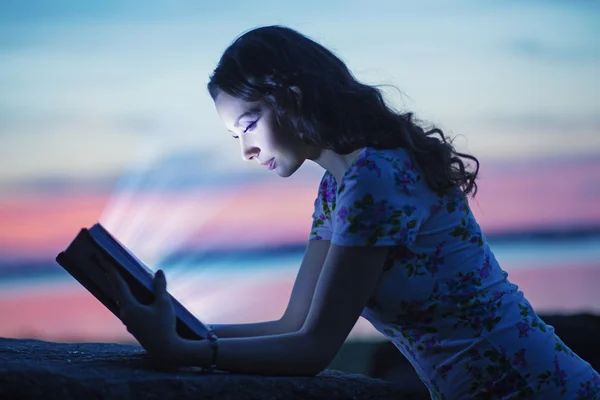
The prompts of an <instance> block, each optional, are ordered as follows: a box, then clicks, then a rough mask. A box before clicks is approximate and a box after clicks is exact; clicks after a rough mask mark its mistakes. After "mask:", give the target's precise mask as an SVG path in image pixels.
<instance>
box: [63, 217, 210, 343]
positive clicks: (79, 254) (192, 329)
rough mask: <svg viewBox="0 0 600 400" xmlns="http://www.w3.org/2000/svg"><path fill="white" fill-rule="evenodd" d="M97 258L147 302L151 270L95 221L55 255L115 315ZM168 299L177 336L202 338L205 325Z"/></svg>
mask: <svg viewBox="0 0 600 400" xmlns="http://www.w3.org/2000/svg"><path fill="white" fill-rule="evenodd" d="M101 259H106V260H108V261H109V262H112V263H113V264H114V265H115V266H116V267H117V269H118V271H119V273H120V274H121V276H123V278H124V279H125V281H126V282H127V284H128V285H129V288H130V290H131V292H132V293H133V295H134V296H135V298H136V299H137V300H138V301H139V302H140V303H142V304H151V303H152V302H153V301H154V293H153V280H154V272H153V271H152V270H151V269H150V268H148V267H147V266H146V265H145V264H144V263H143V262H141V261H140V260H139V259H138V258H137V257H136V256H135V255H133V253H131V252H130V251H129V250H128V249H127V248H125V246H123V244H121V243H120V242H119V241H118V240H117V239H115V238H114V237H113V236H112V235H111V234H110V233H109V232H108V231H107V230H106V229H104V227H103V226H102V225H100V224H99V223H98V224H95V225H94V226H92V227H91V228H89V229H86V228H84V229H82V230H81V231H80V232H79V234H78V235H77V236H76V237H75V239H73V241H72V242H71V244H70V245H69V246H68V247H67V248H66V249H65V250H64V251H62V252H61V253H60V254H58V256H57V257H56V261H57V262H58V263H59V264H60V265H61V266H62V267H63V268H64V269H65V270H66V271H67V272H68V273H69V274H71V275H72V276H73V277H74V278H75V279H76V280H77V281H79V283H81V284H82V285H83V286H84V287H85V288H86V289H87V290H88V291H89V292H90V293H91V294H93V295H94V296H95V297H96V298H97V299H98V300H100V302H102V304H104V306H105V307H106V308H108V309H109V310H110V311H111V312H112V313H113V314H114V315H116V316H117V317H118V316H119V307H118V306H117V303H116V302H115V300H114V298H113V290H112V286H111V283H110V281H109V280H108V278H107V277H106V276H105V275H104V271H103V269H102V267H101V266H100V264H99V260H101ZM169 296H171V295H170V294H169ZM171 300H172V301H173V306H174V308H175V314H176V316H177V322H176V329H177V333H178V334H179V336H181V337H182V338H185V339H196V340H200V339H206V338H207V334H208V331H209V329H208V327H207V326H206V325H204V324H203V323H202V322H200V321H199V320H198V319H197V318H196V317H194V316H193V315H192V314H191V313H190V312H189V311H188V310H187V309H186V308H185V307H184V306H182V305H181V304H180V303H179V301H177V300H176V299H175V298H174V297H173V296H171Z"/></svg>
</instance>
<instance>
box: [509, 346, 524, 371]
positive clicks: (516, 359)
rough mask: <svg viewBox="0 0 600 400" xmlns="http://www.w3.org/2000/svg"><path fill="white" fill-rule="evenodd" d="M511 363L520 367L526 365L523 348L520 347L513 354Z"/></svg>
mask: <svg viewBox="0 0 600 400" xmlns="http://www.w3.org/2000/svg"><path fill="white" fill-rule="evenodd" d="M512 365H514V366H515V367H522V368H525V367H527V359H526V358H525V349H521V350H519V351H517V352H516V353H515V354H514V355H513V359H512Z"/></svg>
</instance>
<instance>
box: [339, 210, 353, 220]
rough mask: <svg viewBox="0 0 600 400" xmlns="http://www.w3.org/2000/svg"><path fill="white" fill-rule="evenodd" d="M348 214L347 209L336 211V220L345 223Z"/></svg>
mask: <svg viewBox="0 0 600 400" xmlns="http://www.w3.org/2000/svg"><path fill="white" fill-rule="evenodd" d="M349 214H350V211H349V210H348V207H341V208H340V209H339V211H338V218H339V219H341V220H344V221H345V220H346V218H347V217H348V215H349Z"/></svg>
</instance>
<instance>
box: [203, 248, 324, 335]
mask: <svg viewBox="0 0 600 400" xmlns="http://www.w3.org/2000/svg"><path fill="white" fill-rule="evenodd" d="M328 250H329V241H328V240H311V241H309V242H308V246H307V248H306V252H305V253H304V257H303V259H302V263H301V264H300V269H299V270H298V275H297V277H296V281H295V282H294V287H293V288H292V294H291V296H290V300H289V303H288V306H287V308H286V310H285V312H284V314H283V316H282V317H281V318H280V319H278V320H275V321H268V322H258V323H253V324H227V325H223V324H214V325H211V327H212V329H213V332H214V333H215V334H216V335H217V336H218V337H219V338H238V337H255V336H269V335H278V334H282V333H292V332H297V331H298V330H300V328H301V327H302V325H304V321H305V320H306V316H307V315H308V310H309V308H310V303H311V301H312V298H313V294H314V292H315V286H316V285H317V280H318V278H319V274H320V273H321V270H322V269H323V264H324V262H325V257H327V251H328Z"/></svg>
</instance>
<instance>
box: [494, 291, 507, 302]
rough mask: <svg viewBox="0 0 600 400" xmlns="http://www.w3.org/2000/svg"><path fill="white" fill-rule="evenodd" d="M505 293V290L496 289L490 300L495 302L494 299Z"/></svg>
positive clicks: (496, 299) (498, 298)
mask: <svg viewBox="0 0 600 400" xmlns="http://www.w3.org/2000/svg"><path fill="white" fill-rule="evenodd" d="M505 293H506V292H505V291H504V290H496V291H495V292H494V294H493V295H492V300H493V301H494V302H496V301H498V300H500V298H502V296H504V294H505Z"/></svg>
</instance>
